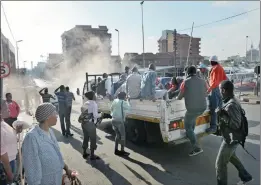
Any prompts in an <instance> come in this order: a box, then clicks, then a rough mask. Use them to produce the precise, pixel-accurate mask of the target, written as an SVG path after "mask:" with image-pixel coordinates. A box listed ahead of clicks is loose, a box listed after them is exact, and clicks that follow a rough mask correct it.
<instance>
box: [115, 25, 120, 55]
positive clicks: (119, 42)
mask: <svg viewBox="0 0 261 185" xmlns="http://www.w3.org/2000/svg"><path fill="white" fill-rule="evenodd" d="M115 31H116V32H118V56H120V31H119V30H118V29H115Z"/></svg>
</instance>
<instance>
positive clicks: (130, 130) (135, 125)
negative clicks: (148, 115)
mask: <svg viewBox="0 0 261 185" xmlns="http://www.w3.org/2000/svg"><path fill="white" fill-rule="evenodd" d="M126 132H127V138H128V140H130V141H131V142H133V143H135V144H144V143H146V141H147V136H146V129H145V126H144V122H143V121H138V120H131V119H128V120H127V123H126Z"/></svg>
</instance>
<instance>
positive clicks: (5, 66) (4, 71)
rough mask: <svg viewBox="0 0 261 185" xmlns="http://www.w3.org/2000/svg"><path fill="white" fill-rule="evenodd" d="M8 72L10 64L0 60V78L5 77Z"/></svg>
mask: <svg viewBox="0 0 261 185" xmlns="http://www.w3.org/2000/svg"><path fill="white" fill-rule="evenodd" d="M9 74H10V66H9V64H7V63H5V62H1V76H0V78H5V77H7V76H8V75H9Z"/></svg>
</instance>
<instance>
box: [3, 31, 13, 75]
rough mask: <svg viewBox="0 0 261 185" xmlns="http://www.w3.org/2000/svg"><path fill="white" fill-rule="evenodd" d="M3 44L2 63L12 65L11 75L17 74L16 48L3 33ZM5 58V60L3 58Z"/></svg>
mask: <svg viewBox="0 0 261 185" xmlns="http://www.w3.org/2000/svg"><path fill="white" fill-rule="evenodd" d="M1 44H2V47H3V48H2V49H3V51H2V49H1V52H3V54H2V56H1V62H6V63H8V64H9V65H10V68H11V73H15V72H16V60H15V47H14V46H13V45H12V43H11V42H10V41H9V40H8V39H7V38H6V37H5V36H4V35H3V34H2V32H1ZM2 57H3V58H2Z"/></svg>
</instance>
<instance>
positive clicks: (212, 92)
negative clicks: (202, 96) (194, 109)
mask: <svg viewBox="0 0 261 185" xmlns="http://www.w3.org/2000/svg"><path fill="white" fill-rule="evenodd" d="M209 61H210V63H211V66H212V68H211V70H210V73H209V88H208V91H207V92H208V94H209V108H210V114H211V120H210V128H208V129H207V130H206V132H207V133H214V132H216V129H217V113H216V112H215V110H216V108H218V107H220V108H221V106H222V98H221V94H220V91H219V84H220V83H221V82H222V81H223V80H227V76H226V73H225V71H224V69H223V67H222V66H221V65H220V64H219V63H218V58H217V56H215V55H214V56H212V57H210V59H209Z"/></svg>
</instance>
